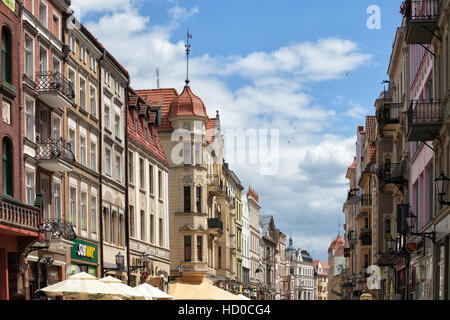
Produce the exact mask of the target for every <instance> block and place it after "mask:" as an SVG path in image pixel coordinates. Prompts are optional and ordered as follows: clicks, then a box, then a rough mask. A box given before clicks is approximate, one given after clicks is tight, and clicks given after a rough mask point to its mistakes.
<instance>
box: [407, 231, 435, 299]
mask: <svg viewBox="0 0 450 320" xmlns="http://www.w3.org/2000/svg"><path fill="white" fill-rule="evenodd" d="M426 232H428V231H426ZM410 272H411V278H412V279H411V280H412V281H413V285H412V288H411V291H410V292H411V293H412V300H433V242H432V241H431V239H427V238H424V239H419V240H418V242H417V250H416V251H415V252H412V253H411V271H410Z"/></svg>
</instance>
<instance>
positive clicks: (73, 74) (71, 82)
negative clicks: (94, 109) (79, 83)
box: [68, 68, 76, 92]
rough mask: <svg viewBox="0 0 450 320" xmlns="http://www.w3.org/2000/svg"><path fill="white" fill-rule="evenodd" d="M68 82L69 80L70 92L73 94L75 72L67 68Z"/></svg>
mask: <svg viewBox="0 0 450 320" xmlns="http://www.w3.org/2000/svg"><path fill="white" fill-rule="evenodd" d="M68 80H69V85H70V87H71V88H72V90H73V91H74V92H75V88H76V86H75V71H74V70H72V69H70V68H69V76H68Z"/></svg>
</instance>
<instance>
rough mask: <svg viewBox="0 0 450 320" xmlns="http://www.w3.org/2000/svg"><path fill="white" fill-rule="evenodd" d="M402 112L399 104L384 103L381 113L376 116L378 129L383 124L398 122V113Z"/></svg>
mask: <svg viewBox="0 0 450 320" xmlns="http://www.w3.org/2000/svg"><path fill="white" fill-rule="evenodd" d="M401 112H402V104H401V103H385V104H383V108H382V109H381V113H379V114H378V121H379V123H380V128H382V127H383V126H384V125H385V124H396V123H399V121H400V113H401Z"/></svg>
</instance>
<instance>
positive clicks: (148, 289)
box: [134, 283, 173, 300]
mask: <svg viewBox="0 0 450 320" xmlns="http://www.w3.org/2000/svg"><path fill="white" fill-rule="evenodd" d="M134 289H136V290H138V291H139V292H142V293H143V294H144V295H145V297H146V299H147V300H152V299H153V300H161V299H162V300H172V299H173V297H172V296H170V295H168V294H167V293H165V292H164V291H161V290H159V289H158V288H155V287H154V286H151V285H149V284H148V283H143V284H140V285H138V286H137V287H134Z"/></svg>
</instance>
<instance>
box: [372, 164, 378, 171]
mask: <svg viewBox="0 0 450 320" xmlns="http://www.w3.org/2000/svg"><path fill="white" fill-rule="evenodd" d="M370 172H371V173H377V166H376V165H375V164H373V165H371V166H370Z"/></svg>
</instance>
